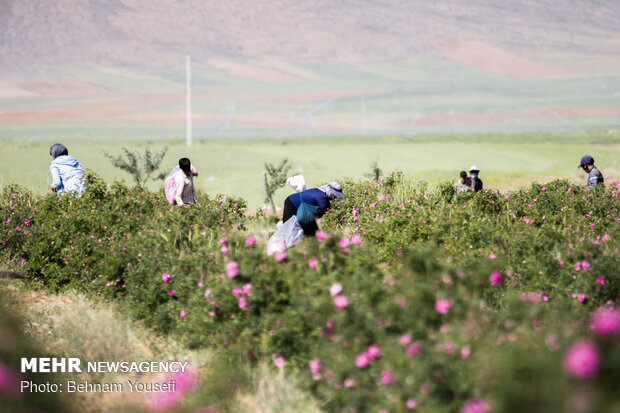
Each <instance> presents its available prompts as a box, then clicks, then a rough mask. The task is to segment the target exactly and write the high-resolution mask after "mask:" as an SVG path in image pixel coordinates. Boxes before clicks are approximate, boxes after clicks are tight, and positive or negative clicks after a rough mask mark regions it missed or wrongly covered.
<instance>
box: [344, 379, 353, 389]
mask: <svg viewBox="0 0 620 413" xmlns="http://www.w3.org/2000/svg"><path fill="white" fill-rule="evenodd" d="M344 387H346V388H351V387H355V380H353V379H346V380H345V381H344Z"/></svg>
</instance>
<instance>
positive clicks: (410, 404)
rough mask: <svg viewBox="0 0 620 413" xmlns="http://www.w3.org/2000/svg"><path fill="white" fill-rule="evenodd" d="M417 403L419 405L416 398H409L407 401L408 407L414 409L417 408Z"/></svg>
mask: <svg viewBox="0 0 620 413" xmlns="http://www.w3.org/2000/svg"><path fill="white" fill-rule="evenodd" d="M416 405H417V403H416V401H415V399H407V403H406V406H407V409H409V410H413V409H415V407H416Z"/></svg>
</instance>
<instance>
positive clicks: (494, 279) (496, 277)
mask: <svg viewBox="0 0 620 413" xmlns="http://www.w3.org/2000/svg"><path fill="white" fill-rule="evenodd" d="M489 281H491V285H497V284H499V283H501V282H502V273H501V272H499V271H493V272H492V273H491V276H490V277H489Z"/></svg>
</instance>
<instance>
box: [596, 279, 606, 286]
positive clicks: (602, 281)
mask: <svg viewBox="0 0 620 413" xmlns="http://www.w3.org/2000/svg"><path fill="white" fill-rule="evenodd" d="M596 283H597V284H600V285H605V277H598V278H597V279H596Z"/></svg>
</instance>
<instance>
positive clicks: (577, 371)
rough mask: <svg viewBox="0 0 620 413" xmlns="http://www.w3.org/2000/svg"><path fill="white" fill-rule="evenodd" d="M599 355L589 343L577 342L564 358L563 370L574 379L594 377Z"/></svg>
mask: <svg viewBox="0 0 620 413" xmlns="http://www.w3.org/2000/svg"><path fill="white" fill-rule="evenodd" d="M598 366H599V355H598V350H597V348H596V346H595V345H594V344H593V343H591V342H589V341H578V342H577V343H575V344H573V346H572V347H571V348H570V349H568V351H567V352H566V355H565V356H564V370H566V372H567V373H569V374H570V375H572V376H574V377H578V378H585V377H593V376H596V373H597V372H598Z"/></svg>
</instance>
